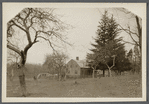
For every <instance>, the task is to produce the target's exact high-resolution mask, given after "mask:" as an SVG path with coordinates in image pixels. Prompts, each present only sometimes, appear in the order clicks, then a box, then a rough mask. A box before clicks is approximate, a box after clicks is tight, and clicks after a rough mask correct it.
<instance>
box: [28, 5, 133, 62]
mask: <svg viewBox="0 0 149 104" xmlns="http://www.w3.org/2000/svg"><path fill="white" fill-rule="evenodd" d="M104 10H108V13H109V15H112V14H113V16H114V18H115V19H116V21H117V22H118V23H120V24H121V25H122V26H124V27H126V25H127V24H130V25H131V26H132V27H133V28H134V27H135V20H134V19H132V18H130V16H128V15H126V14H124V13H122V12H118V11H116V10H114V9H111V8H110V9H108V8H103V9H101V8H100V9H97V8H61V9H60V8H59V9H56V10H55V13H56V14H59V15H62V17H61V20H62V21H64V22H65V23H67V24H70V25H72V26H73V27H74V28H71V29H70V30H69V31H68V33H67V38H68V39H67V41H69V42H71V43H73V46H72V47H71V46H66V47H65V50H63V49H62V48H61V49H59V50H62V51H64V52H65V53H66V54H67V55H68V56H69V59H75V58H76V57H79V59H80V60H81V59H85V58H86V53H88V52H90V51H89V49H91V48H92V47H91V45H90V44H91V43H94V40H93V37H96V31H97V26H98V25H99V23H98V22H99V21H100V19H101V16H102V14H103V13H104ZM130 11H131V10H130ZM120 36H122V37H123V38H124V40H127V41H130V42H131V41H132V40H131V39H130V37H129V35H128V34H126V33H124V32H122V33H121V34H120ZM131 48H133V46H132V45H130V44H126V50H129V49H131ZM50 53H52V49H51V47H50V46H49V45H48V43H46V42H42V43H37V44H35V45H33V47H32V48H31V49H29V51H28V56H27V63H35V64H42V63H43V62H44V60H45V56H46V54H50Z"/></svg>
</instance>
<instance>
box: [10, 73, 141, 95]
mask: <svg viewBox="0 0 149 104" xmlns="http://www.w3.org/2000/svg"><path fill="white" fill-rule="evenodd" d="M76 81H77V83H75V80H74V79H67V80H66V81H56V80H49V79H40V80H38V81H34V80H33V79H26V84H27V91H28V97H141V96H142V83H141V78H140V77H139V76H138V75H127V76H117V77H101V78H94V79H93V78H85V79H76ZM20 96H21V93H20V87H19V81H18V79H14V80H13V82H10V81H9V80H8V81H7V97H20Z"/></svg>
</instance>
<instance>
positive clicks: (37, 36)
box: [37, 36, 55, 51]
mask: <svg viewBox="0 0 149 104" xmlns="http://www.w3.org/2000/svg"><path fill="white" fill-rule="evenodd" d="M37 38H42V39H44V40H46V41H48V42H49V44H50V46H51V48H52V49H53V50H54V51H55V49H54V47H53V45H52V43H51V42H50V40H49V39H46V38H45V37H43V36H37Z"/></svg>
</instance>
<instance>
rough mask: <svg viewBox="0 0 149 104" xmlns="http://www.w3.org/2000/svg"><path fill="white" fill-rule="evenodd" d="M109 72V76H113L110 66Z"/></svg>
mask: <svg viewBox="0 0 149 104" xmlns="http://www.w3.org/2000/svg"><path fill="white" fill-rule="evenodd" d="M108 74H109V77H111V68H109V71H108Z"/></svg>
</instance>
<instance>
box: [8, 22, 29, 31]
mask: <svg viewBox="0 0 149 104" xmlns="http://www.w3.org/2000/svg"><path fill="white" fill-rule="evenodd" d="M11 22H12V23H13V24H14V25H15V26H17V27H18V28H20V29H21V30H23V31H24V32H25V33H27V31H26V30H25V29H24V28H22V27H21V26H19V25H18V24H16V23H15V22H14V21H13V20H11ZM12 26H13V25H12Z"/></svg>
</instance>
